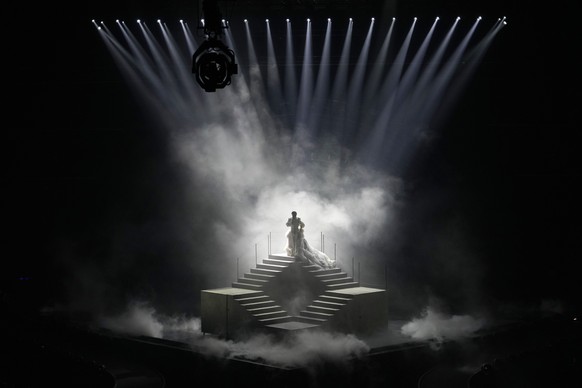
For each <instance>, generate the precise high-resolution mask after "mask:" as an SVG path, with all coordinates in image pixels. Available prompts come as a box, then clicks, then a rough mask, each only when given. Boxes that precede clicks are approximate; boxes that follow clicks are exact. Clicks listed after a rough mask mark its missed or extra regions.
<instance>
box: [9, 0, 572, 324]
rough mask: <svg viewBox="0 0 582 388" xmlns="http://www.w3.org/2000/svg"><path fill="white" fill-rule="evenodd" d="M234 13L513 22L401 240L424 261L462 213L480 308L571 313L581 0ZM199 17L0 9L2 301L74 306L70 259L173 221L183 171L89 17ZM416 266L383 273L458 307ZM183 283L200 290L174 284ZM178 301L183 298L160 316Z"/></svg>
mask: <svg viewBox="0 0 582 388" xmlns="http://www.w3.org/2000/svg"><path fill="white" fill-rule="evenodd" d="M236 3H237V4H236V8H235V9H234V10H235V11H236V12H237V13H238V15H239V16H240V17H246V15H247V14H248V15H253V16H256V15H269V14H271V13H275V14H278V13H280V12H281V9H284V10H285V12H289V13H291V14H293V13H295V14H297V15H304V14H307V15H315V16H318V15H325V17H327V15H328V14H330V15H336V14H339V15H347V14H352V13H353V14H355V15H358V14H361V15H369V14H371V15H374V14H378V13H380V14H382V15H384V16H389V15H392V14H393V15H395V16H397V17H412V16H418V17H420V18H422V17H423V16H426V17H429V18H431V19H432V18H433V17H434V16H436V15H441V17H442V16H445V15H460V16H465V15H466V16H467V17H471V18H473V17H476V16H478V15H482V16H483V17H501V16H506V17H507V21H508V25H507V26H506V27H505V28H504V29H503V30H502V31H501V33H500V34H499V36H498V37H497V38H496V41H495V42H494V44H493V45H492V46H491V48H490V49H489V51H488V52H487V54H486V56H485V59H484V61H483V63H482V64H481V65H480V66H479V68H478V70H477V72H476V74H475V76H474V79H473V81H472V82H471V83H470V84H469V85H468V87H467V88H466V90H465V92H464V94H463V97H462V98H461V99H460V100H459V102H458V104H457V105H456V106H455V108H454V109H453V111H452V113H451V115H450V118H449V119H448V120H447V122H446V124H445V125H443V129H442V131H441V135H440V136H439V138H438V139H437V141H436V144H435V146H433V147H432V148H430V149H429V150H427V152H426V153H424V154H423V155H419V157H418V159H416V160H415V162H414V164H413V167H411V169H410V170H409V171H408V172H407V173H406V174H407V175H406V179H407V180H408V181H410V182H413V183H414V185H412V187H411V188H410V189H409V192H408V205H407V206H409V214H410V217H409V221H408V224H407V225H405V232H404V233H403V236H408V240H407V241H405V242H403V243H402V248H401V249H402V251H403V252H405V253H406V251H407V250H408V251H409V252H410V255H411V256H416V257H423V254H429V253H430V246H431V241H432V242H433V243H434V244H437V241H436V239H437V237H435V236H436V235H437V234H438V233H437V231H439V230H441V229H442V228H443V222H444V221H443V220H445V219H447V217H448V215H449V213H450V212H457V213H461V214H463V215H464V219H466V220H469V222H467V223H466V225H465V227H466V228H467V229H468V230H469V231H470V233H468V234H469V235H470V236H472V237H471V241H469V242H468V243H469V244H470V246H471V249H472V250H473V251H474V252H475V254H477V255H478V256H479V258H480V260H481V262H482V263H483V266H482V268H480V269H479V271H480V272H481V276H480V281H481V282H482V283H483V284H485V285H486V291H485V293H482V294H480V295H479V297H478V299H479V303H485V304H489V305H490V306H491V307H493V308H494V307H495V306H499V305H501V304H503V302H504V301H507V302H508V303H509V304H513V303H517V304H518V305H520V306H523V307H524V309H525V310H528V309H531V308H533V309H535V308H536V306H538V307H539V305H540V303H542V301H543V300H549V301H556V302H558V303H559V305H560V306H562V308H564V309H568V310H573V311H579V309H580V297H579V295H582V292H581V291H582V290H581V289H580V288H581V287H580V284H581V282H580V280H579V279H580V278H579V272H577V271H576V270H575V268H577V266H578V262H579V260H580V256H581V255H580V253H579V244H580V238H579V236H580V232H581V230H580V226H579V225H580V224H579V219H580V217H581V215H582V214H581V207H580V202H579V198H580V193H581V191H580V188H579V187H580V186H581V185H580V183H581V179H580V178H581V171H580V165H581V160H580V152H579V145H580V132H579V128H580V125H579V123H578V121H579V102H580V101H581V100H582V99H581V95H580V88H579V86H580V82H579V81H580V75H579V71H580V68H581V67H580V64H581V63H580V39H579V31H578V27H577V19H576V18H577V15H576V12H577V7H576V5H575V2H574V1H569V2H568V1H566V2H546V3H542V4H534V3H532V2H526V1H517V0H513V1H480V2H477V3H475V2H465V1H434V0H431V1H426V0H414V1H412V0H411V1H391V2H386V3H385V4H384V2H382V1H358V2H357V3H358V6H355V4H354V3H356V2H355V1H353V2H346V3H347V4H348V5H344V4H343V3H342V2H328V3H329V4H328V5H327V8H325V7H324V8H318V7H316V6H315V5H314V3H315V2H307V1H304V2H292V1H288V2H264V1H237V2H236ZM319 3H320V7H322V5H321V3H326V2H319ZM196 10H197V5H196V2H195V1H180V0H173V1H159V2H151V1H150V2H147V3H145V2H142V1H128V0H125V1H115V2H113V1H111V2H110V1H105V2H81V3H77V4H73V5H70V4H67V5H65V4H64V3H60V4H49V3H43V4H28V3H18V4H15V3H11V4H10V5H9V6H8V8H6V11H5V12H6V15H7V17H5V19H6V20H5V21H3V30H4V39H3V40H4V43H3V45H4V46H3V48H2V50H3V51H4V53H3V54H4V55H3V64H4V66H3V69H4V72H3V74H4V80H5V82H4V84H5V85H7V86H8V87H4V88H3V92H4V99H3V101H4V103H3V106H4V112H6V116H5V117H6V118H7V120H6V124H5V125H3V133H4V136H3V142H2V144H3V146H4V147H3V148H4V152H3V153H2V154H3V155H2V156H3V158H2V160H3V176H2V181H3V190H2V191H3V201H2V205H3V206H2V214H3V215H5V217H4V225H5V228H4V232H3V235H4V237H5V238H4V248H5V249H4V250H5V253H4V255H3V257H4V259H3V260H2V262H3V267H4V268H2V270H1V271H0V274H1V275H0V290H1V291H2V292H3V295H4V296H6V297H10V298H12V297H15V298H21V297H23V298H24V297H26V298H27V299H26V301H27V303H28V302H30V303H31V304H32V305H34V306H44V305H55V304H58V303H60V302H62V303H66V302H70V295H69V294H68V292H69V290H67V283H69V282H70V281H71V278H72V277H75V276H78V274H76V273H75V272H71V271H69V270H68V266H67V263H69V262H70V260H75V257H76V256H79V257H81V256H83V257H92V258H93V259H92V260H90V261H89V265H92V266H96V267H99V259H98V258H99V257H105V256H107V254H108V252H109V251H108V249H109V247H108V245H109V240H110V238H111V235H112V234H114V233H115V231H116V225H117V224H118V223H119V222H120V220H123V221H124V222H127V220H131V222H133V223H135V224H146V223H148V222H152V220H154V221H153V222H154V226H153V227H154V229H155V220H156V219H158V217H159V215H160V213H161V212H163V208H162V206H161V204H160V198H164V200H166V199H167V198H168V196H173V195H175V196H177V197H179V196H180V188H181V186H180V177H179V176H177V175H175V174H173V173H172V168H171V165H170V163H169V162H168V155H167V152H168V151H167V149H166V148H165V146H164V145H165V144H166V143H165V140H166V139H165V138H164V135H163V134H160V133H159V132H157V131H155V130H154V129H153V128H152V127H153V126H154V125H153V124H152V120H151V118H150V117H148V115H147V114H145V113H144V107H143V106H142V105H141V102H140V101H138V100H136V98H135V97H134V95H133V94H132V93H131V91H130V90H129V89H128V86H127V84H126V83H125V81H124V80H123V78H122V76H121V74H120V73H119V71H118V69H117V68H116V67H115V65H114V63H113V61H112V58H111V56H110V54H109V53H108V52H107V50H106V48H105V46H104V45H103V43H102V41H101V40H100V39H99V38H98V36H97V34H96V31H95V28H94V26H93V24H92V23H91V19H92V18H95V19H97V20H99V19H104V20H111V23H112V20H114V19H115V18H118V17H119V18H120V19H123V18H126V19H130V18H131V19H134V18H137V17H141V18H148V17H149V18H157V17H163V18H164V19H170V18H176V19H178V18H185V19H186V18H191V19H195V18H196V12H197V11H196ZM160 176H163V177H164V180H161V179H160ZM435 199H436V203H437V204H438V206H434V203H435ZM429 204H430V206H429ZM406 228H408V229H406ZM406 231H408V234H407V233H406ZM419 235H420V236H423V237H422V238H423V239H425V241H428V244H427V245H425V248H422V249H426V250H427V251H426V252H425V251H422V249H421V248H419V247H418V244H417V243H416V241H417V239H418V238H419V237H418V236H419ZM433 240H434V241H433ZM426 246H428V248H426ZM156 254H159V255H161V256H164V255H166V256H170V255H172V252H156ZM63 257H66V259H63ZM426 260H428V259H426ZM424 264H426V265H427V266H428V263H423V262H422V261H421V262H416V263H415V264H412V263H407V262H400V263H398V264H397V265H395V267H394V268H392V269H391V271H392V273H394V274H395V275H394V276H397V277H398V279H400V283H401V285H402V288H403V289H404V290H405V291H403V294H405V293H406V290H407V288H406V287H407V286H406V284H405V283H406V280H405V279H407V278H408V279H411V284H414V285H415V286H416V285H417V284H419V283H422V281H423V280H426V282H427V284H429V285H430V287H432V288H433V292H434V293H435V294H436V295H441V296H443V297H445V298H449V300H451V301H453V302H454V301H455V298H459V299H461V298H460V296H459V294H463V291H459V290H455V292H452V291H451V290H449V291H448V292H440V291H439V289H440V288H441V287H443V288H446V286H447V279H446V278H443V277H439V276H438V275H435V274H429V273H426V270H423V269H422V267H423V265H424ZM161 268H163V267H156V268H153V269H147V268H145V269H144V268H141V267H140V271H141V270H143V271H146V272H147V271H150V272H149V274H148V277H147V279H149V280H148V281H149V282H150V283H151V284H152V287H153V288H156V289H157V290H158V291H159V292H160V293H162V294H164V293H165V294H164V295H165V296H166V297H167V300H170V299H171V297H172V296H174V295H180V296H181V297H182V296H184V295H185V294H186V295H189V296H190V297H192V298H196V297H197V293H198V289H199V288H200V287H204V279H200V278H198V277H199V276H201V275H199V274H196V271H193V272H185V271H182V269H181V268H176V267H172V266H171V265H169V268H166V269H163V270H160V269H161ZM459 270H460V271H461V270H462V269H459ZM136 272H137V271H136ZM154 272H155V273H156V274H157V275H156V276H153V275H152V273H154ZM425 278H426V279H425ZM77 280H78V279H77ZM81 280H82V281H83V280H84V279H81ZM134 280H135V281H136V282H138V283H142V282H144V281H145V280H144V278H143V277H139V276H138V275H136V274H135V273H134V272H133V271H131V272H130V271H127V272H126V273H124V275H123V276H120V277H119V278H116V279H109V281H111V282H119V283H123V284H124V287H125V290H126V291H127V292H129V291H131V289H132V285H131V284H132V281H134ZM87 281H90V279H87ZM185 285H197V286H199V287H198V288H197V287H193V288H192V290H190V291H185V290H184V288H180V289H178V288H179V287H181V286H185ZM173 288H175V289H173ZM128 290H129V291H128ZM163 290H165V291H163ZM410 292H413V290H410ZM404 296H405V295H404ZM470 300H471V299H470V298H469V299H463V301H462V302H461V301H459V303H460V304H461V305H462V304H463V303H469V301H470ZM452 304H454V303H452ZM514 306H515V305H514ZM172 307H173V308H175V309H178V308H180V307H182V306H179V305H176V306H170V307H168V310H169V311H172ZM460 309H461V310H465V311H466V310H467V309H470V306H462V307H460ZM191 312H192V313H194V314H196V311H195V310H194V311H191Z"/></svg>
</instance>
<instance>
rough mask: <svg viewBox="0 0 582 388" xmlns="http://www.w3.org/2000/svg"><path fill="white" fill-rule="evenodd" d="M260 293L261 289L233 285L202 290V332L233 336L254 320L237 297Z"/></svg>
mask: <svg viewBox="0 0 582 388" xmlns="http://www.w3.org/2000/svg"><path fill="white" fill-rule="evenodd" d="M259 293H260V292H259V291H253V290H245V289H242V288H233V287H228V288H216V289H210V290H202V297H201V298H202V300H201V307H202V314H201V330H202V332H203V333H209V334H215V335H217V336H220V337H224V338H232V337H233V336H234V335H235V334H236V333H237V332H239V331H240V330H242V329H243V328H245V327H247V326H248V325H250V324H251V322H252V319H251V317H250V316H249V314H248V312H247V311H246V310H245V309H244V308H242V307H241V306H240V304H239V303H238V302H237V301H236V300H235V298H236V297H244V296H252V295H256V294H259Z"/></svg>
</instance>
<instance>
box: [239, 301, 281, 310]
mask: <svg viewBox="0 0 582 388" xmlns="http://www.w3.org/2000/svg"><path fill="white" fill-rule="evenodd" d="M239 303H240V302H239ZM240 305H241V306H243V307H244V308H246V309H247V310H248V309H250V308H255V307H264V306H276V305H277V304H276V303H275V301H274V300H272V299H267V300H261V301H258V302H245V303H240Z"/></svg>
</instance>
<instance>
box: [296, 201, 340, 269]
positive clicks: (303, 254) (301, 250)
mask: <svg viewBox="0 0 582 388" xmlns="http://www.w3.org/2000/svg"><path fill="white" fill-rule="evenodd" d="M286 225H287V226H288V227H289V231H288V232H287V248H286V251H287V255H289V256H293V257H295V258H296V259H298V260H300V261H305V262H309V263H311V264H315V265H317V266H319V267H321V268H334V267H335V260H332V259H331V258H329V257H328V256H327V255H326V254H325V253H323V252H321V251H319V250H317V249H315V248H313V247H311V245H309V243H308V242H307V240H306V239H305V237H304V235H303V229H304V228H305V224H304V223H303V221H301V218H299V217H297V212H296V211H292V212H291V218H289V219H288V220H287V224H286Z"/></svg>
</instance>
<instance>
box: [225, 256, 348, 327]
mask: <svg viewBox="0 0 582 388" xmlns="http://www.w3.org/2000/svg"><path fill="white" fill-rule="evenodd" d="M293 263H295V258H294V257H289V256H284V255H269V257H268V258H266V259H263V262H262V263H260V264H257V266H256V268H252V269H251V270H250V272H247V273H245V274H244V275H243V276H242V277H239V278H238V279H237V280H236V281H235V282H233V283H232V287H233V288H242V289H245V290H252V291H257V292H255V293H252V294H251V295H241V296H237V297H235V298H234V299H235V300H236V301H237V302H238V303H239V304H240V305H241V306H242V307H243V308H244V309H245V310H246V311H247V312H248V313H249V314H250V315H251V316H252V317H253V318H254V319H255V320H256V322H257V323H258V324H259V325H261V326H264V327H270V328H281V327H282V326H281V324H286V325H287V326H286V327H289V325H290V324H293V323H302V324H306V325H304V327H310V328H313V327H319V326H323V325H325V324H326V323H327V322H328V321H329V320H330V319H331V318H333V316H334V315H335V314H336V313H337V312H339V311H340V310H341V309H342V308H344V307H345V306H346V305H347V304H348V303H349V302H350V300H351V299H352V298H351V297H350V296H349V295H342V294H340V295H338V294H334V291H338V290H342V289H347V288H352V287H359V282H355V281H354V279H353V278H352V277H350V276H348V274H347V273H345V272H343V271H342V270H341V269H340V268H331V269H322V268H320V267H318V266H316V265H313V264H300V265H301V266H302V267H303V269H304V270H306V271H307V272H308V273H310V274H311V275H312V276H313V277H314V278H315V279H316V280H317V281H318V282H319V284H321V285H323V286H324V289H325V291H324V292H323V293H322V294H320V295H318V296H317V297H316V298H315V300H313V301H312V302H311V303H310V304H309V305H308V306H307V307H306V308H305V309H304V310H302V311H301V312H300V313H299V315H296V316H291V315H290V314H289V313H288V312H287V311H285V309H283V308H282V307H281V306H280V305H278V304H277V303H276V302H275V300H273V299H272V298H271V297H270V296H269V295H268V294H267V293H266V292H265V288H267V285H269V284H270V283H271V282H272V281H276V280H277V277H278V276H280V275H281V274H282V273H283V272H284V271H286V270H288V268H289V267H290V266H291V264H293Z"/></svg>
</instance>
